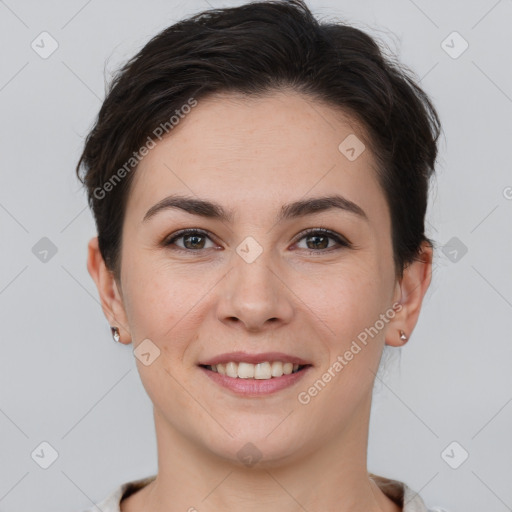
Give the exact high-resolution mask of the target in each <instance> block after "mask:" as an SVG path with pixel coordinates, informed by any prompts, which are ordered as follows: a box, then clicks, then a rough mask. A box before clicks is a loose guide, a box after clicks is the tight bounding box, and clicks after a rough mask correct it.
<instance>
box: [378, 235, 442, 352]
mask: <svg viewBox="0 0 512 512" xmlns="http://www.w3.org/2000/svg"><path fill="white" fill-rule="evenodd" d="M432 254H433V250H432V246H431V245H430V243H428V242H426V241H425V242H423V244H422V246H421V249H420V253H419V255H418V257H417V259H416V260H414V261H413V262H412V263H410V264H409V265H408V266H407V267H406V268H405V269H404V273H403V277H402V279H401V280H400V281H398V282H397V284H396V288H395V300H394V303H398V306H397V307H396V308H394V309H395V311H396V313H395V316H394V318H393V319H392V320H391V321H390V323H389V326H388V331H387V333H386V344H387V345H391V346H393V347H399V346H402V345H405V343H407V340H408V339H409V338H410V336H411V333H412V331H413V330H414V327H415V326H416V323H417V321H418V317H419V315H420V311H421V304H422V302H423V297H424V296H425V294H426V293H427V290H428V287H429V285H430V281H431V277H432ZM400 331H403V332H404V333H405V335H406V337H407V338H406V339H404V340H403V339H401V338H400Z"/></svg>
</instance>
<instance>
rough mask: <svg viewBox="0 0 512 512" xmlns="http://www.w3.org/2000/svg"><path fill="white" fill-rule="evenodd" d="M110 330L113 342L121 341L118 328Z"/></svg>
mask: <svg viewBox="0 0 512 512" xmlns="http://www.w3.org/2000/svg"><path fill="white" fill-rule="evenodd" d="M110 330H111V331H112V338H114V341H116V342H118V341H119V340H120V339H121V335H120V334H119V327H110Z"/></svg>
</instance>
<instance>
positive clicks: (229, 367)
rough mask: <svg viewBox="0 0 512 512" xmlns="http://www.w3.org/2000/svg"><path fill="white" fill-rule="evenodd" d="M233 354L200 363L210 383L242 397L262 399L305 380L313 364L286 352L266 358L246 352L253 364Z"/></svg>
mask: <svg viewBox="0 0 512 512" xmlns="http://www.w3.org/2000/svg"><path fill="white" fill-rule="evenodd" d="M230 357H234V354H229V357H225V356H219V357H217V358H216V359H212V360H211V361H208V363H210V364H198V365H197V366H198V368H199V369H200V370H201V372H203V374H204V375H205V376H206V377H208V378H209V379H210V382H213V383H214V384H216V385H218V386H219V387H220V388H222V389H225V390H227V391H229V392H230V393H233V394H234V395H236V396H238V397H243V398H258V397H260V398H262V397H264V396H268V395H273V394H275V393H277V392H278V391H281V390H284V389H286V388H291V387H292V386H294V385H296V384H297V383H298V382H299V381H300V380H302V379H304V376H305V375H307V374H308V373H309V370H310V369H311V368H312V367H313V365H312V364H309V363H306V362H305V361H303V360H302V359H298V358H293V357H288V356H284V355H281V360H279V359H273V358H272V357H268V355H267V358H265V359H267V360H265V359H259V358H258V356H256V355H252V356H247V354H246V355H245V357H244V359H246V360H247V359H252V360H253V361H254V362H252V363H249V362H247V361H240V360H238V361H233V360H229V359H230ZM241 358H242V357H240V359H241ZM282 359H287V360H286V361H283V360H282ZM290 359H292V360H290ZM225 361H227V362H225ZM303 363H304V364H303Z"/></svg>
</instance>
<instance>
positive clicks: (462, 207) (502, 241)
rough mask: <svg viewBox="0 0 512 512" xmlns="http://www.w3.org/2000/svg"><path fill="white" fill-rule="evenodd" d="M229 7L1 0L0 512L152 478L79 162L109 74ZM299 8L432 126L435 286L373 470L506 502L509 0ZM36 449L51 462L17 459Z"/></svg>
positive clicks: (81, 503) (510, 385)
mask: <svg viewBox="0 0 512 512" xmlns="http://www.w3.org/2000/svg"><path fill="white" fill-rule="evenodd" d="M241 3H243V2H228V1H224V2H222V1H214V0H209V1H208V2H206V1H205V0H201V1H199V0H197V1H190V2H177V1H170V0H168V1H163V0H160V1H159V0H146V1H144V2H142V1H135V0H130V1H124V2H114V1H112V0H109V1H100V0H90V1H88V2H87V1H84V0H72V1H67V2H64V1H63V0H61V1H57V0H53V1H46V2H43V1H41V2H39V1H35V0H32V1H23V0H6V1H5V2H4V1H0V42H1V50H0V51H1V53H0V55H1V66H0V108H1V125H0V144H1V152H0V158H1V164H0V169H1V171H0V180H1V181H0V226H1V233H2V237H1V238H0V244H1V246H0V250H1V265H0V314H1V324H0V325H1V331H0V332H1V353H2V356H1V358H0V432H1V436H0V511H3V512H6V511H15V510H16V511H20V510H40V511H50V510H51V511H53V512H55V511H62V512H64V511H71V510H75V511H79V510H82V509H84V508H86V507H90V506H92V504H93V502H97V501H99V500H100V499H103V498H104V497H105V496H106V495H107V494H109V493H110V492H111V491H112V490H113V489H114V488H115V487H117V486H118V485H119V484H120V483H122V482H125V481H128V480H131V479H136V478H141V477H144V476H148V475H150V474H153V473H154V472H155V471H156V444H155V438H154V430H153V417H152V407H151V402H150V401H149V398H148V397H147V395H146V394H145V391H144V389H143V387H142V385H141V382H140V379H139V376H138V373H137V370H136V367H135V360H134V358H133V355H132V352H131V346H128V347H125V346H122V345H117V344H115V343H114V342H112V340H111V338H110V332H109V327H108V324H107V321H106V320H105V318H104V317H103V313H102V311H101V309H100V306H99V303H98V300H97V292H96V289H95V287H94V284H93V281H92V280H91V278H90V277H89V275H88V273H87V270H86V266H85V258H86V244H87V241H88V240H89V238H90V237H91V236H93V235H94V234H95V230H94V224H93V221H92V216H91V214H90V212H89V210H88V209H87V207H86V199H85V195H84V193H83V191H82V190H81V189H80V186H79V183H78V181H77V180H76V178H75V175H74V167H75V165H76V162H77V159H78V157H79V154H80V151H81V148H82V145H83V137H84V135H85V134H86V133H87V131H88V129H89V128H90V127H91V124H92V122H93V119H94V118H95V116H96V114H97V112H98V109H99V107H100V105H101V101H102V99H103V98H104V78H106V79H107V80H108V79H109V77H110V73H111V71H113V70H115V69H116V68H117V66H118V65H120V64H121V63H123V62H125V60H126V59H127V58H129V57H131V56H132V55H133V54H134V53H135V52H136V51H137V50H138V49H140V47H141V46H142V45H143V44H144V43H145V42H146V41H147V40H148V39H149V38H150V37H152V36H153V35H154V34H156V33H157V32H158V31H160V30H161V29H163V28H164V27H166V26H168V25H169V24H172V23H173V22H175V21H177V20H178V19H181V18H182V17H183V16H185V15H188V14H191V13H193V12H197V11H199V10H203V9H206V8H208V7H209V6H214V7H223V6H228V5H231V6H232V5H239V4H241ZM309 5H310V6H311V8H312V9H313V11H314V13H315V14H316V15H318V16H320V17H332V16H337V17H339V18H340V19H343V20H347V21H349V22H351V23H353V24H355V26H357V27H359V28H362V29H363V30H368V31H369V32H370V33H373V34H374V35H378V36H379V37H381V38H384V40H385V41H387V42H388V43H389V44H390V45H391V47H392V49H393V50H394V51H395V52H396V53H398V55H399V57H400V59H401V60H402V61H403V62H404V63H406V64H407V65H409V66H410V67H411V68H412V69H413V70H414V71H415V72H416V74H417V76H418V78H419V79H421V84H422V86H423V87H424V88H425V90H426V91H427V92H428V93H429V94H430V96H431V98H432V99H433V101H434V103H435V105H436V106H437V108H438V110H439V113H440V116H441V121H442V123H443V128H444V136H443V138H442V140H441V146H440V156H439V163H438V167H437V171H438V176H437V180H436V181H435V182H434V186H433V193H432V200H431V205H430V209H429V216H428V220H429V233H428V234H429V235H430V236H431V237H433V238H434V239H435V241H436V242H437V244H438V251H437V254H436V259H435V271H434V277H433V282H432V285H431V288H430V290H429V292H428V295H427V297H426V300H425V303H424V308H423V311H422V315H421V318H420V321H419V324H418V326H417V328H416V330H415V331H414V334H413V336H412V338H411V340H410V342H409V343H408V344H407V345H406V347H405V348H404V349H403V350H402V353H401V361H396V363H393V364H390V365H388V366H386V369H387V370H388V375H387V376H386V377H385V379H384V381H383V382H382V383H381V382H380V381H378V385H377V386H376V395H375V401H374V409H373V413H372V420H371V434H370V445H369V469H370V470H371V471H373V472H375V473H378V474H383V475H385V476H389V477H394V478H398V479H400V480H403V481H405V482H406V483H407V484H409V485H410V486H411V487H412V488H413V489H414V490H416V491H418V492H420V494H421V495H422V496H423V497H424V499H425V501H426V502H427V504H429V505H431V506H433V505H441V506H443V507H445V508H446V509H448V510H450V511H451V512H457V511H459V512H463V511H464V512H471V511H480V510H486V511H496V512H502V511H506V510H512V487H511V485H510V483H511V481H512V440H511V433H512V429H511V425H512V403H511V402H512V372H511V362H512V343H511V335H510V332H511V318H512V315H511V313H512V272H511V271H510V270H511V264H510V263H511V254H512V229H511V227H512V226H511V224H512V223H511V219H512V200H511V197H512V188H507V187H512V172H511V158H510V149H511V142H512V70H511V64H510V63H511V58H510V54H511V51H512V36H511V32H510V26H511V20H512V1H510V0H501V1H497V2H496V1H495V0H482V1H472V2H468V1H462V0H459V1H451V2H446V1H441V0H436V1H430V2H428V1H426V0H415V1H412V0H392V1H385V2H383V1H376V0H375V1H356V0H346V1H340V0H338V1H334V0H330V1H329V0H324V1H310V2H309ZM42 31H48V32H49V33H50V34H51V35H52V37H53V38H55V39H56V40H57V42H58V44H59V47H58V49H57V50H56V51H55V53H53V54H52V55H51V56H50V57H49V58H47V59H43V58H41V57H40V56H39V55H38V54H37V53H36V52H35V51H34V50H33V49H32V48H31V42H32V41H33V40H34V39H36V38H37V36H38V35H39V34H40V33H41V32H42ZM453 31H457V32H458V33H459V34H460V35H461V36H462V37H463V38H464V39H465V40H466V41H467V42H468V44H469V47H468V49H467V50H466V51H465V52H464V53H463V54H462V55H460V56H459V57H458V58H452V56H450V55H448V53H446V51H445V50H444V49H443V47H442V42H443V41H444V40H445V39H446V38H447V36H448V35H449V34H451V33H452V32H453ZM393 34H394V35H393ZM452 40H453V38H452V39H448V40H447V43H445V45H446V44H448V45H450V46H453V48H452V50H451V51H452V53H453V52H457V51H458V50H460V48H461V46H460V45H461V40H458V39H455V40H453V43H452V42H451V41H452ZM104 66H105V74H104ZM43 237H48V238H49V239H50V240H51V241H52V242H53V243H54V244H55V246H56V247H57V253H56V254H55V255H54V256H53V257H51V258H50V257H48V261H46V262H42V261H40V259H39V258H38V257H36V255H35V254H34V253H33V252H32V248H33V247H34V245H35V244H36V243H37V242H38V241H39V240H40V239H41V238H43ZM453 237H456V238H457V239H458V240H459V242H456V243H458V244H459V246H460V247H462V245H461V244H464V246H465V247H467V253H466V254H463V255H462V252H461V250H460V247H459V248H458V249H457V248H456V247H455V246H452V243H453V242H451V243H450V244H448V245H449V246H447V243H448V241H450V240H451V239H453ZM454 247H455V249H456V251H458V252H457V255H456V254H455V253H454V252H453V248H454ZM443 249H444V252H443ZM461 255H462V257H461ZM454 256H457V257H458V260H456V261H452V260H454ZM44 441H46V442H47V443H49V444H50V445H51V446H52V447H53V448H54V449H55V450H56V451H57V452H58V458H57V460H56V461H55V462H54V463H53V464H52V465H51V466H50V467H49V468H48V469H42V468H41V467H40V466H39V465H38V464H37V463H36V462H35V461H34V460H33V458H32V457H31V454H32V453H33V452H34V450H36V449H38V450H39V451H40V444H41V443H42V442H44ZM453 441H456V442H457V443H459V445H460V446H461V447H462V448H459V447H456V448H455V450H454V451H453V452H452V451H451V450H448V455H449V457H448V458H447V456H446V455H445V457H444V458H443V457H442V455H441V454H442V452H443V450H444V449H445V448H446V447H447V446H448V445H449V444H450V443H452V442H453ZM462 449H464V450H466V451H467V452H468V453H469V458H468V459H467V460H466V461H465V462H464V463H463V464H462V465H460V467H458V469H452V468H451V467H450V466H449V465H448V464H447V462H445V460H449V461H450V462H451V463H452V465H453V464H455V463H456V462H457V461H459V460H460V457H461V454H462V453H463V452H462ZM36 451H37V450H36ZM45 453H49V452H48V450H46V452H45ZM35 459H37V457H35ZM328 470H329V468H326V471H328ZM199 502H200V500H199V499H198V503H199Z"/></svg>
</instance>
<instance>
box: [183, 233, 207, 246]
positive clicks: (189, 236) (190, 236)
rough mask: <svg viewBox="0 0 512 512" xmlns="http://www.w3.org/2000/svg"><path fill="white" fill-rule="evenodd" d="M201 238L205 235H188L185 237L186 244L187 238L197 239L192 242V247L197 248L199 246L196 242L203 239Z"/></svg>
mask: <svg viewBox="0 0 512 512" xmlns="http://www.w3.org/2000/svg"><path fill="white" fill-rule="evenodd" d="M201 238H203V237H202V236H197V235H187V236H186V237H185V239H184V240H185V246H186V245H187V243H186V242H187V240H190V239H195V242H192V246H193V247H192V248H193V249H197V248H198V247H197V245H196V242H197V240H198V239H201ZM199 245H200V243H199ZM199 248H201V247H199Z"/></svg>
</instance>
